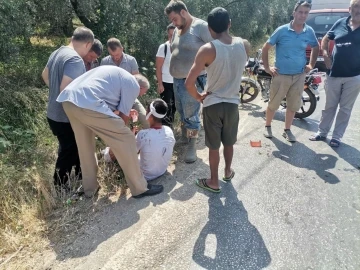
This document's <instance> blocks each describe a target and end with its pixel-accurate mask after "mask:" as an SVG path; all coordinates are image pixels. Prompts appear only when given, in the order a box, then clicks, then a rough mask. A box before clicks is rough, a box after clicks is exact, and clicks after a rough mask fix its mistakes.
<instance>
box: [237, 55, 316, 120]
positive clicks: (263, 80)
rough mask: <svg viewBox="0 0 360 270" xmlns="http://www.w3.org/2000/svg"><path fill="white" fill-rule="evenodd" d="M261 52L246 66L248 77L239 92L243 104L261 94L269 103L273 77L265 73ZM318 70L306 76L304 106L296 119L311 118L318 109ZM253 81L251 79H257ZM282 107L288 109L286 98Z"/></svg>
mask: <svg viewBox="0 0 360 270" xmlns="http://www.w3.org/2000/svg"><path fill="white" fill-rule="evenodd" d="M260 59H261V50H259V51H258V52H257V53H256V56H255V58H249V61H248V63H247V65H246V68H245V72H246V73H247V75H248V77H243V78H242V80H241V86H240V90H239V94H240V99H241V102H242V103H248V102H250V101H252V100H254V99H255V98H256V97H257V96H258V94H259V92H261V96H262V99H263V100H264V102H268V101H269V91H270V84H271V80H272V76H271V75H270V74H269V73H267V72H266V71H265V68H264V66H263V65H262V61H261V60H260ZM317 73H318V69H313V70H311V71H310V72H309V73H308V74H306V78H305V82H304V92H303V96H302V105H301V108H300V110H299V111H297V112H296V113H295V118H300V119H303V118H305V117H308V116H310V115H311V114H312V113H313V112H314V111H315V109H316V104H317V101H319V100H320V97H319V90H318V88H319V85H320V83H321V81H322V80H321V76H319V75H318V74H317ZM255 76H256V79H253V78H251V77H255ZM280 106H281V107H283V108H286V98H284V99H283V100H282V102H281V104H280Z"/></svg>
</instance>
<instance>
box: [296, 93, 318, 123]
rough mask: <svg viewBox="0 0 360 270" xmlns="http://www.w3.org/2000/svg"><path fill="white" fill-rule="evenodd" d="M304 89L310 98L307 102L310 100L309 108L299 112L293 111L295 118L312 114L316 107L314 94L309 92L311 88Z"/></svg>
mask: <svg viewBox="0 0 360 270" xmlns="http://www.w3.org/2000/svg"><path fill="white" fill-rule="evenodd" d="M304 91H305V92H306V94H307V95H308V96H309V98H310V100H309V101H308V102H310V108H309V110H307V111H306V112H301V113H300V112H296V113H295V118H299V119H303V118H306V117H308V116H310V115H312V114H313V112H314V111H315V109H316V103H317V101H316V97H315V95H314V94H313V93H312V92H311V90H310V89H309V88H306V89H305V90H304ZM300 110H301V108H300Z"/></svg>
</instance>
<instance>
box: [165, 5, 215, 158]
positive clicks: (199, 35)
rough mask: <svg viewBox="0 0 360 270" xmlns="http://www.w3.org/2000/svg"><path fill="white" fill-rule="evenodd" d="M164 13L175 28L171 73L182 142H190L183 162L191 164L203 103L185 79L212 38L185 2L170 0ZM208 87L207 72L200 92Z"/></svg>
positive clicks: (200, 81)
mask: <svg viewBox="0 0 360 270" xmlns="http://www.w3.org/2000/svg"><path fill="white" fill-rule="evenodd" d="M165 14H166V15H167V16H168V18H169V20H170V21H171V22H172V24H173V25H175V27H176V29H175V31H174V34H173V36H172V40H171V60H170V74H171V76H173V77H174V85H173V86H174V96H175V106H176V110H177V111H178V112H179V114H180V120H181V126H182V128H181V131H182V141H183V142H186V143H188V145H187V149H186V154H185V158H184V161H185V162H186V163H192V162H195V161H196V159H197V156H196V148H195V144H196V139H197V137H198V133H199V130H200V117H199V114H200V102H198V101H197V100H195V99H194V98H193V97H192V96H191V95H190V94H189V93H188V91H187V90H186V87H185V80H186V77H187V76H188V73H189V71H190V68H191V66H192V64H193V63H194V60H195V56H196V53H197V52H198V50H199V48H200V47H201V46H203V45H205V44H206V43H208V42H210V41H211V40H213V38H212V37H211V35H210V32H209V29H208V25H207V22H205V21H203V20H201V19H198V18H195V17H193V16H191V14H190V13H189V12H188V10H187V7H186V5H185V4H184V3H183V2H182V1H170V3H169V4H168V5H167V6H166V8H165ZM205 84H206V73H205V70H204V71H202V72H201V73H200V74H199V76H198V77H197V79H196V86H197V89H198V92H199V93H201V92H202V91H204V87H205Z"/></svg>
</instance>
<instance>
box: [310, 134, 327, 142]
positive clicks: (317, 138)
mask: <svg viewBox="0 0 360 270" xmlns="http://www.w3.org/2000/svg"><path fill="white" fill-rule="evenodd" d="M309 140H310V141H313V142H314V141H325V140H326V137H324V136H321V135H319V134H314V135H312V136H311V137H310V138H309Z"/></svg>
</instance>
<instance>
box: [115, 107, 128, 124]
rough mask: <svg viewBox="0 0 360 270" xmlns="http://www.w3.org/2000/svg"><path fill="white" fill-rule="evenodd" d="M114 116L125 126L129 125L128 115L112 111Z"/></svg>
mask: <svg viewBox="0 0 360 270" xmlns="http://www.w3.org/2000/svg"><path fill="white" fill-rule="evenodd" d="M114 114H116V115H117V116H119V117H120V118H121V119H122V120H124V122H125V125H127V124H128V123H129V119H130V117H129V116H128V115H125V114H123V113H122V112H120V111H118V110H116V111H114Z"/></svg>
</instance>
